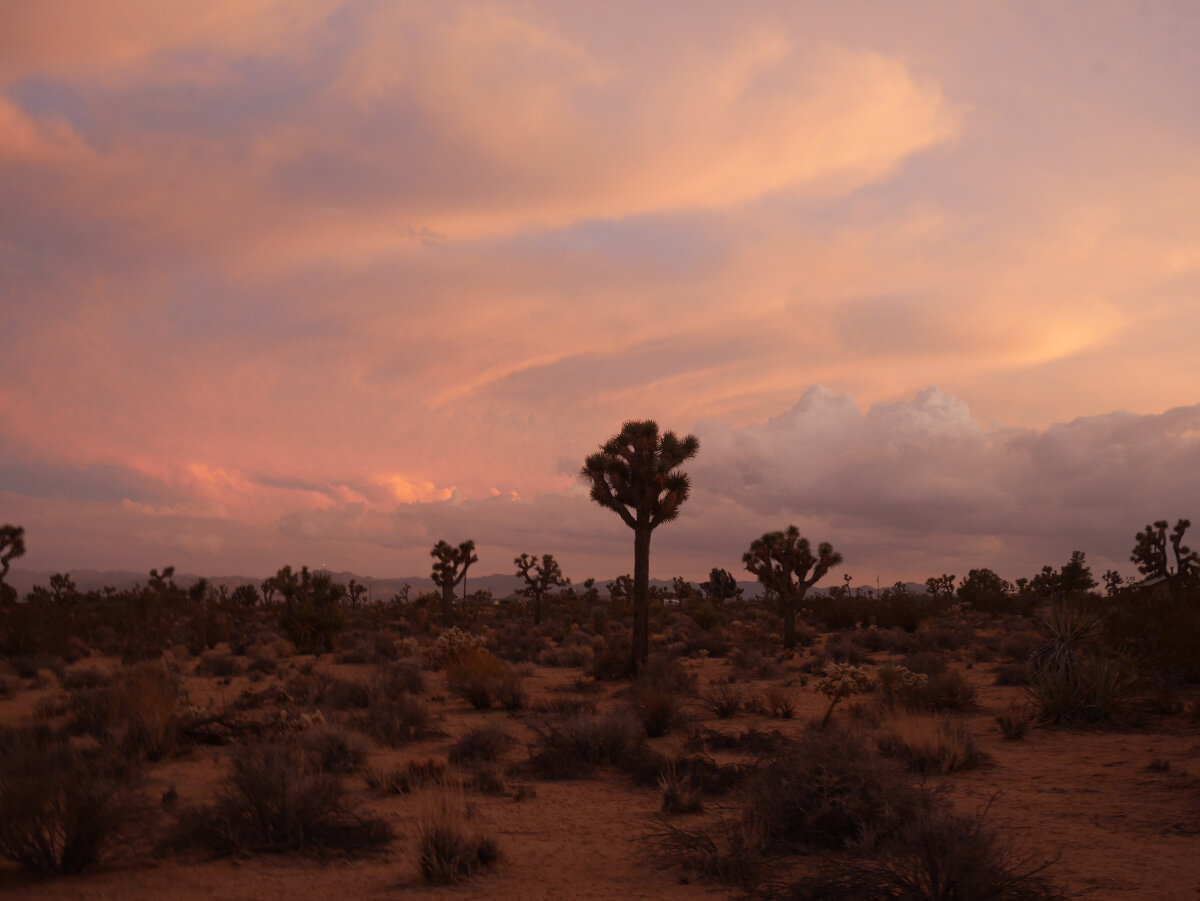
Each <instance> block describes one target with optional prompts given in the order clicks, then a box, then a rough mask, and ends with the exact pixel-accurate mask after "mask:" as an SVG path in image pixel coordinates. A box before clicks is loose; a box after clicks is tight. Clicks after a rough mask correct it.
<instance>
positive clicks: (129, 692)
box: [70, 663, 181, 760]
mask: <svg viewBox="0 0 1200 901" xmlns="http://www.w3.org/2000/svg"><path fill="white" fill-rule="evenodd" d="M180 707H181V705H180V703H179V686H178V684H177V683H176V681H175V680H174V679H173V678H172V677H171V676H170V674H168V673H167V671H166V670H165V669H164V668H163V667H162V666H160V665H158V664H155V663H143V664H138V665H136V666H132V667H126V668H125V669H123V670H121V671H120V672H119V673H117V675H116V677H115V678H114V679H113V681H112V683H111V684H110V685H108V686H105V687H103V688H92V689H82V690H79V691H76V692H73V693H72V695H71V703H70V709H71V712H72V714H73V723H72V728H73V729H74V730H75V731H79V732H85V733H88V734H91V735H94V736H96V737H97V738H99V739H100V740H101V741H102V742H105V743H108V744H112V745H114V746H116V747H118V748H120V749H121V750H122V751H124V752H126V753H131V754H137V755H140V756H144V757H147V758H149V759H150V760H158V759H160V758H161V757H163V756H165V755H167V754H168V753H170V752H171V751H172V750H174V748H175V745H176V742H177V741H178V738H179V727H180V713H181V710H180Z"/></svg>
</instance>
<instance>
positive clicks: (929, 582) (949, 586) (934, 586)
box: [925, 573, 954, 601]
mask: <svg viewBox="0 0 1200 901" xmlns="http://www.w3.org/2000/svg"><path fill="white" fill-rule="evenodd" d="M925 588H926V590H927V591H928V592H929V593H930V594H931V595H932V596H933V599H934V601H944V600H949V599H950V598H952V597H954V574H953V573H942V574H941V575H940V576H930V577H929V578H928V579H926V580H925Z"/></svg>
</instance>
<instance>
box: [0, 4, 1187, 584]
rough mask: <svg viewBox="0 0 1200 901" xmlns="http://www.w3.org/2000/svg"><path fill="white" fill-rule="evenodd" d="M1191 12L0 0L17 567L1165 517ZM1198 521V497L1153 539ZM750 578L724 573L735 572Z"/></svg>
mask: <svg viewBox="0 0 1200 901" xmlns="http://www.w3.org/2000/svg"><path fill="white" fill-rule="evenodd" d="M1197 47H1200V7H1198V6H1197V4H1195V3H1194V2H1191V0H1183V2H1178V3H1169V2H1146V3H1136V4H1134V3H1127V2H1096V0H1086V2H1084V0H1080V2H1055V3H1044V2H1040V0H1039V2H1028V3H1018V2H979V3H969V4H964V3H952V2H942V3H907V2H905V3H890V2H871V3H860V2H840V3H837V4H832V3H815V2H814V3H796V2H779V3H755V2H749V3H743V4H731V3H725V2H677V3H635V2H600V0H592V2H588V0H585V2H578V3H576V2H571V3H567V2H559V3H549V2H546V3H541V2H521V3H500V2H477V3H471V2H441V0H439V2H423V3H391V2H378V0H362V2H359V0H206V2H204V3H191V2H183V3H164V2H161V0H110V2H105V3H96V2H93V0H53V2H45V3H29V2H20V0H0V311H2V313H3V316H2V317H0V523H3V522H11V523H17V524H21V525H24V526H25V529H26V540H27V544H28V553H27V554H26V556H25V557H24V558H23V559H22V560H20V561H18V562H17V564H16V565H19V566H22V567H24V568H27V569H34V570H45V571H51V570H65V569H68V568H80V567H89V568H101V569H131V570H136V571H147V570H148V569H149V568H150V567H161V566H164V565H174V566H175V567H176V568H177V569H178V570H180V571H187V572H195V573H201V574H206V575H222V574H242V575H247V576H264V575H268V574H270V573H272V572H274V571H275V570H276V569H278V568H279V567H280V566H282V565H283V564H285V563H288V564H291V565H293V566H296V567H298V566H300V565H304V564H306V565H309V566H322V565H325V566H328V567H329V568H330V569H333V570H352V571H354V572H357V573H360V574H363V575H373V576H378V577H383V576H403V575H428V571H429V562H430V561H429V548H430V546H431V545H432V544H433V543H434V542H435V541H437V540H438V539H439V538H445V539H447V540H449V541H451V542H453V543H457V542H459V541H462V540H463V539H466V538H473V539H474V540H475V541H476V543H477V546H478V553H479V557H480V562H479V563H478V564H477V566H476V569H475V571H477V572H479V573H481V574H482V573H491V572H506V571H511V570H512V566H511V560H512V557H513V556H514V555H515V554H517V553H520V552H523V551H527V552H530V553H536V554H541V553H546V552H550V553H554V554H555V555H556V556H557V557H558V559H559V560H560V561H561V562H562V563H563V567H564V569H565V571H566V573H567V575H568V576H571V577H572V578H574V579H576V580H580V579H582V578H584V577H586V576H589V575H593V576H598V577H602V578H611V577H613V576H615V575H617V574H619V573H622V572H628V571H630V570H631V569H632V543H633V542H632V533H631V532H630V530H629V529H627V528H626V527H625V526H624V525H623V524H622V523H621V522H620V520H619V519H618V518H617V517H616V516H615V515H614V514H613V513H612V512H610V511H605V510H602V509H601V508H599V507H598V506H596V505H595V504H592V503H590V502H589V501H588V499H587V492H586V488H585V487H584V486H583V485H582V484H581V483H580V482H579V481H578V479H577V476H576V474H577V472H578V470H579V467H580V465H581V464H582V462H583V459H584V457H585V456H586V455H587V454H588V453H590V452H592V451H594V450H595V449H596V448H597V446H598V445H599V444H600V443H602V442H603V441H604V440H605V439H607V438H608V437H609V436H610V435H612V434H614V433H615V432H616V431H617V430H618V429H619V428H620V425H621V423H622V421H623V420H627V419H644V418H652V419H656V420H657V421H658V422H659V423H660V424H661V425H662V426H663V427H664V428H669V429H673V430H675V431H677V432H680V433H688V432H690V433H694V434H696V435H697V436H698V437H699V439H700V453H699V455H698V456H697V458H696V459H695V461H694V462H693V463H692V464H691V465H690V466H689V467H688V471H689V473H690V475H691V476H692V482H693V492H692V497H691V499H690V500H689V501H688V502H687V504H686V505H685V506H684V508H683V509H682V511H681V515H680V517H679V519H678V520H677V521H676V522H674V523H671V524H668V525H666V526H664V527H663V528H662V529H660V530H659V531H658V532H656V533H655V537H654V543H653V549H652V557H651V573H652V575H654V576H655V577H658V578H670V577H671V576H675V575H683V576H686V577H688V578H691V579H702V578H704V577H706V575H707V573H708V571H709V569H710V568H711V567H713V566H723V567H726V568H728V569H731V570H734V571H737V572H741V566H740V560H741V555H742V553H743V552H744V551H745V550H746V548H747V546H748V545H749V543H750V541H751V540H753V539H754V538H755V537H757V536H759V535H761V534H762V533H763V532H765V531H769V530H774V529H781V528H784V527H786V526H787V525H788V524H789V523H795V524H796V525H797V526H799V527H800V529H801V531H802V532H803V533H804V534H805V535H808V536H809V537H810V538H812V539H813V540H814V541H820V540H828V541H831V542H833V544H834V546H835V547H836V548H837V549H838V550H840V551H841V552H842V553H843V555H844V557H845V560H846V563H845V566H844V567H843V569H842V570H840V571H839V574H840V572H849V573H851V574H852V575H853V576H854V578H855V582H856V583H861V582H870V583H871V584H874V583H875V581H876V578H877V577H878V578H879V579H880V580H881V581H882V582H883V583H884V584H888V583H890V582H893V581H896V580H897V579H916V580H924V579H925V578H926V577H928V576H931V575H937V574H941V573H942V572H951V573H956V574H958V575H960V576H961V575H965V573H966V571H967V570H968V569H969V568H973V567H980V566H988V567H991V568H993V569H995V570H997V571H998V572H1000V574H1001V575H1003V576H1005V577H1007V578H1015V577H1017V576H1022V575H1031V574H1032V573H1034V572H1036V571H1037V570H1038V569H1040V568H1041V566H1042V565H1043V564H1045V563H1052V564H1055V565H1061V564H1062V563H1064V562H1065V561H1066V559H1067V558H1068V557H1069V555H1070V552H1071V551H1072V550H1073V549H1076V548H1078V549H1082V550H1084V551H1086V552H1087V553H1088V558H1089V561H1090V562H1091V563H1092V565H1093V568H1094V569H1095V570H1096V572H1097V575H1098V574H1099V573H1100V572H1101V571H1102V570H1103V569H1105V568H1107V567H1109V566H1117V567H1118V568H1120V569H1121V570H1122V571H1123V572H1125V573H1126V575H1131V574H1133V572H1134V568H1133V566H1132V564H1130V563H1129V562H1128V554H1129V550H1130V548H1131V546H1132V544H1133V535H1134V533H1135V532H1136V531H1137V530H1138V529H1139V528H1141V527H1142V526H1143V525H1145V523H1147V522H1148V521H1150V520H1154V519H1160V518H1165V519H1170V520H1171V521H1172V522H1174V520H1175V519H1176V518H1178V517H1182V516H1190V517H1191V518H1193V519H1194V520H1195V521H1196V522H1197V526H1196V529H1197V532H1200V53H1197V52H1196V48H1197ZM1191 537H1193V538H1194V539H1195V540H1194V541H1193V542H1192V543H1193V546H1194V545H1195V544H1200V534H1196V535H1193V536H1191ZM742 575H743V576H744V575H745V574H744V573H742Z"/></svg>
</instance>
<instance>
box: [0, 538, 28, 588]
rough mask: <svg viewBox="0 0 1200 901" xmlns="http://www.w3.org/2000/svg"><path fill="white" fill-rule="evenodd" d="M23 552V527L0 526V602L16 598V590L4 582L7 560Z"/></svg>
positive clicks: (19, 555)
mask: <svg viewBox="0 0 1200 901" xmlns="http://www.w3.org/2000/svg"><path fill="white" fill-rule="evenodd" d="M24 554H25V527H24V526H14V525H8V524H5V525H3V526H0V603H6V602H8V601H10V600H15V599H16V594H17V593H16V591H14V590H13V589H12V588H9V587H8V586H7V585H5V584H4V578H5V576H7V575H8V561H9V560H12V559H13V558H14V557H21V556H24Z"/></svg>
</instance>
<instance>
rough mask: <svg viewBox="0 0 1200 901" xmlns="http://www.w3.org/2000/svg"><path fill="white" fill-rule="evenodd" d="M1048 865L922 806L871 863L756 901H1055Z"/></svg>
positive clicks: (840, 867) (972, 824) (974, 822)
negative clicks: (1048, 874)
mask: <svg viewBox="0 0 1200 901" xmlns="http://www.w3.org/2000/svg"><path fill="white" fill-rule="evenodd" d="M1047 866H1048V864H1047V863H1046V862H1043V861H1039V860H1037V859H1035V858H1033V857H1030V856H1022V855H1020V854H1018V853H1016V852H1014V851H1013V850H1012V847H1011V846H1010V845H1009V844H1008V843H1006V842H1005V841H1003V840H1002V839H1001V838H999V837H998V836H997V834H996V833H995V832H993V831H992V830H990V829H988V828H986V827H985V825H984V821H983V816H982V815H981V816H977V817H971V816H961V815H958V814H955V813H952V812H951V811H949V810H947V809H946V807H945V806H944V805H940V804H936V803H934V802H933V801H932V800H926V801H925V802H924V803H923V804H922V805H921V806H920V808H919V809H918V811H917V815H916V816H915V817H914V818H913V820H912V822H911V823H910V824H909V825H908V826H907V828H906V829H905V830H904V832H903V833H902V835H901V837H900V839H899V841H897V842H895V843H894V844H892V845H891V846H889V847H887V848H885V849H884V850H883V851H882V852H881V853H880V854H879V856H877V857H876V858H874V859H872V858H867V857H844V858H836V859H835V858H830V859H828V860H827V862H826V864H825V865H824V867H823V868H822V869H821V870H820V871H818V872H817V873H816V874H814V875H810V876H808V877H807V878H805V879H804V880H803V881H800V882H796V883H794V884H792V885H789V886H784V887H773V888H771V889H768V890H766V891H764V892H761V893H760V894H759V897H760V898H761V899H763V901H1058V899H1061V898H1063V897H1064V896H1063V895H1062V893H1060V892H1059V891H1058V890H1057V889H1056V888H1055V887H1054V886H1053V884H1052V883H1050V881H1049V880H1048V879H1047V878H1046V876H1045V871H1046V868H1047Z"/></svg>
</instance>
